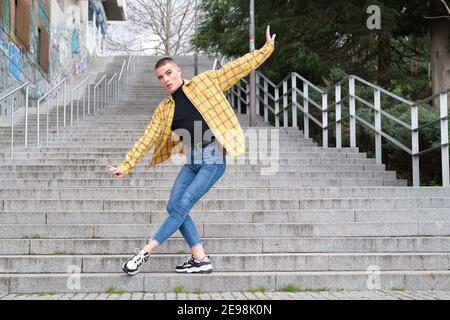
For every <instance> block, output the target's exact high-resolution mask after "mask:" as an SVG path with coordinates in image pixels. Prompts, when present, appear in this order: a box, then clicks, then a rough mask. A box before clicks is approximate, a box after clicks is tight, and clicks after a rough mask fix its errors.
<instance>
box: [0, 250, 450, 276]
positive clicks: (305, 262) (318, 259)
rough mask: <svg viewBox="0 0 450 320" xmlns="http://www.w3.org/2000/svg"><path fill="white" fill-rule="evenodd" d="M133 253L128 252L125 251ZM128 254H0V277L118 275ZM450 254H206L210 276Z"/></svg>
mask: <svg viewBox="0 0 450 320" xmlns="http://www.w3.org/2000/svg"><path fill="white" fill-rule="evenodd" d="M130 254H131V255H133V252H131V253H130ZM130 254H129V255H82V256H81V255H65V254H63V253H58V254H57V255H48V256H45V255H42V256H8V255H2V256H0V275H1V274H5V273H15V274H21V273H25V274H27V273H28V274H45V273H67V270H68V269H69V268H74V267H77V268H78V269H79V270H80V271H81V273H105V272H106V273H118V272H121V270H120V266H121V265H122V264H123V263H124V262H125V261H127V259H129V258H130ZM183 258H184V256H183V255H166V254H163V255H161V254H155V255H152V256H151V260H150V263H148V264H147V265H145V266H144V267H143V269H142V270H141V273H153V274H155V273H161V272H162V273H170V272H173V271H174V269H175V266H176V265H177V264H179V263H180V262H182V261H183ZM449 259H450V253H331V254H330V253H288V254H211V255H210V260H211V264H212V266H213V269H214V271H215V272H295V271H298V270H302V271H303V272H305V271H367V269H368V267H370V266H374V265H376V266H378V267H379V268H380V270H383V271H406V270H410V271H419V270H420V271H425V270H430V271H437V270H441V271H448V270H450V260H449Z"/></svg>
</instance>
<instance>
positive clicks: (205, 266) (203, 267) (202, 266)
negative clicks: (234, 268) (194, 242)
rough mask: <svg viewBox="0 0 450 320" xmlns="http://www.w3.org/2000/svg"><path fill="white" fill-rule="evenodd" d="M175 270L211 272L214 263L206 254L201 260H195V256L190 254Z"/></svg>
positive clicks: (180, 271)
mask: <svg viewBox="0 0 450 320" xmlns="http://www.w3.org/2000/svg"><path fill="white" fill-rule="evenodd" d="M175 271H176V272H178V273H211V272H212V265H211V262H210V261H209V257H208V256H205V257H204V258H203V260H201V261H198V260H195V259H194V257H193V256H190V257H187V258H185V259H184V261H183V262H182V263H181V264H179V265H177V266H176V267H175Z"/></svg>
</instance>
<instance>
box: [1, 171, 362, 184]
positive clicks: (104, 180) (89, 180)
mask: <svg viewBox="0 0 450 320" xmlns="http://www.w3.org/2000/svg"><path fill="white" fill-rule="evenodd" d="M316 169H323V170H326V168H316ZM369 169H370V168H369ZM7 176H12V178H7ZM75 176H76V177H77V178H61V179H60V178H57V177H54V178H51V177H49V176H47V177H44V176H42V177H41V178H39V179H33V178H31V177H26V176H24V175H22V176H21V177H19V176H16V175H14V176H13V173H7V174H0V177H1V178H2V179H1V181H0V186H1V187H3V188H12V187H16V188H37V187H39V188H41V187H51V188H56V187H77V186H80V187H117V188H118V187H120V188H123V187H146V188H152V187H157V188H160V187H172V186H173V183H174V181H173V174H171V175H170V176H169V177H166V178H165V179H164V178H155V177H154V176H153V177H152V178H151V179H145V178H130V179H116V178H113V177H111V176H109V174H108V176H109V178H108V177H106V176H107V175H106V174H104V175H103V177H101V175H100V174H98V175H97V176H98V178H97V179H93V177H92V176H89V177H86V179H83V178H82V177H80V176H78V175H77V174H76V173H74V177H75ZM302 181H303V180H301V177H299V178H297V179H296V178H295V177H291V178H289V179H283V178H277V177H265V176H260V177H254V178H251V177H248V179H245V180H242V179H240V178H231V177H228V176H225V177H223V178H221V179H220V180H219V181H217V182H216V184H215V185H214V186H215V187H235V186H239V187H241V188H245V187H247V188H254V187H304V185H302ZM328 187H332V186H328Z"/></svg>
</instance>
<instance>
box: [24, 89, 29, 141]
mask: <svg viewBox="0 0 450 320" xmlns="http://www.w3.org/2000/svg"><path fill="white" fill-rule="evenodd" d="M28 93H29V91H28V85H27V86H26V87H25V148H26V147H27V145H28V103H29V101H28Z"/></svg>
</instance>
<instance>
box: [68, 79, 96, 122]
mask: <svg viewBox="0 0 450 320" xmlns="http://www.w3.org/2000/svg"><path fill="white" fill-rule="evenodd" d="M90 79H91V76H87V77H86V78H85V79H84V80H83V81H81V82H80V83H79V84H78V85H77V86H75V88H73V89H72V92H71V93H70V126H71V127H73V95H74V92H76V91H78V89H80V88H81V86H82V85H84V84H86V83H87V86H86V87H87V90H88V97H87V108H88V110H89V109H90V96H91V92H90V91H91V84H90ZM85 116H86V99H85V98H84V96H83V118H84V117H85ZM79 118H80V99H77V121H78V119H79Z"/></svg>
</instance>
